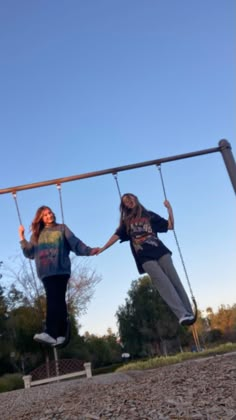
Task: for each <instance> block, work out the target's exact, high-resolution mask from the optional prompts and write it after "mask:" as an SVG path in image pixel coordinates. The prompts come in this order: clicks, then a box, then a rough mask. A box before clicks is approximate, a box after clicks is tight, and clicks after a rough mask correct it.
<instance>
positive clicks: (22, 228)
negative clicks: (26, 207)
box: [18, 225, 25, 241]
mask: <svg viewBox="0 0 236 420" xmlns="http://www.w3.org/2000/svg"><path fill="white" fill-rule="evenodd" d="M18 232H19V237H20V240H21V241H23V240H24V239H25V228H24V226H23V225H20V226H19V229H18Z"/></svg>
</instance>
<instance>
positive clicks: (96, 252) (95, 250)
mask: <svg viewBox="0 0 236 420" xmlns="http://www.w3.org/2000/svg"><path fill="white" fill-rule="evenodd" d="M100 249H101V248H98V247H96V248H92V249H91V252H90V254H89V255H90V256H93V255H98V254H99V251H100Z"/></svg>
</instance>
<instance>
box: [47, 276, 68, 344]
mask: <svg viewBox="0 0 236 420" xmlns="http://www.w3.org/2000/svg"><path fill="white" fill-rule="evenodd" d="M69 278H70V276H68V275H61V276H50V277H45V278H44V279H43V285H44V288H45V291H46V298H47V313H46V331H45V332H47V333H48V334H49V335H50V336H51V337H53V338H57V337H65V335H66V329H67V307H66V288H67V283H68V280H69Z"/></svg>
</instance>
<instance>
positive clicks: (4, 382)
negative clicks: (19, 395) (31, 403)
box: [0, 373, 24, 392]
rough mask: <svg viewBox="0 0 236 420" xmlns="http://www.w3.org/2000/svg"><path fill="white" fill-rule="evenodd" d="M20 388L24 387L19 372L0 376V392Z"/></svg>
mask: <svg viewBox="0 0 236 420" xmlns="http://www.w3.org/2000/svg"><path fill="white" fill-rule="evenodd" d="M20 388H24V383H23V379H22V375H21V374H19V373H9V374H6V375H3V376H1V377H0V392H8V391H13V390H14V389H20Z"/></svg>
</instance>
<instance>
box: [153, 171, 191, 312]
mask: <svg viewBox="0 0 236 420" xmlns="http://www.w3.org/2000/svg"><path fill="white" fill-rule="evenodd" d="M156 166H157V168H158V170H159V174H160V178H161V184H162V189H163V193H164V197H165V200H167V194H166V189H165V184H164V179H163V175H162V171H161V165H160V164H158V165H156ZM173 234H174V238H175V242H176V245H177V248H178V252H179V256H180V259H181V262H182V266H183V269H184V273H185V277H186V280H187V283H188V287H189V290H190V293H191V297H192V301H193V303H194V305H195V306H196V300H195V298H194V295H193V291H192V287H191V283H190V280H189V276H188V273H187V269H186V265H185V262H184V258H183V254H182V251H181V248H180V245H179V241H178V238H177V234H176V231H175V228H174V227H173Z"/></svg>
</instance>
